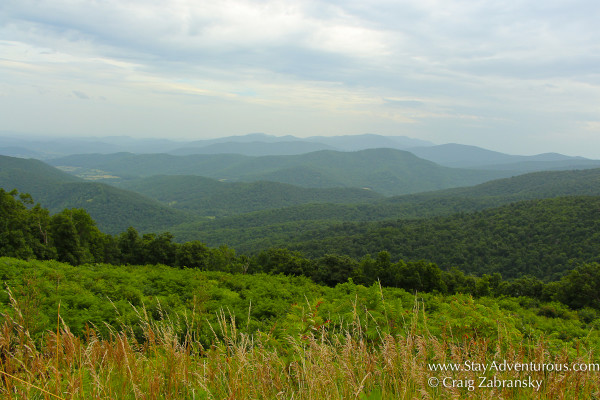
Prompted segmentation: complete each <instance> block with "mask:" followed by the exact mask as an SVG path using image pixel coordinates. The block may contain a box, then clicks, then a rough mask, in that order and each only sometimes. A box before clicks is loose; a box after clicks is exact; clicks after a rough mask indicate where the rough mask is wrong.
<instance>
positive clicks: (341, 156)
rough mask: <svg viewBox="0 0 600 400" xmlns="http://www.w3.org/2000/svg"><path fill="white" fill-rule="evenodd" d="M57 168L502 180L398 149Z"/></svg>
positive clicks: (84, 162) (331, 181) (107, 158)
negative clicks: (424, 158) (443, 164)
mask: <svg viewBox="0 0 600 400" xmlns="http://www.w3.org/2000/svg"><path fill="white" fill-rule="evenodd" d="M52 164H53V165H56V166H62V167H65V166H66V167H70V168H73V167H78V168H87V169H98V170H102V171H106V172H109V173H110V174H113V175H116V176H120V177H122V178H128V177H148V176H152V175H200V176H205V177H210V178H214V179H222V180H228V181H259V180H266V181H276V182H281V183H288V184H291V185H297V186H303V187H314V188H324V187H355V188H367V189H371V190H373V191H375V192H379V193H382V194H385V195H397V194H405V193H416V192H421V191H427V190H437V189H444V188H449V187H457V186H468V185H473V184H477V183H481V182H485V181H488V180H491V179H495V178H499V177H505V176H507V174H508V173H507V172H504V171H477V170H472V169H456V168H447V167H442V166H439V165H437V164H435V163H432V162H430V161H426V160H423V159H420V158H418V157H416V156H415V155H413V154H411V153H409V152H406V151H401V150H393V149H371V150H362V151H357V152H336V151H318V152H313V153H306V154H301V155H292V156H262V157H248V156H242V155H233V154H223V155H191V156H172V155H167V154H145V155H134V154H126V153H122V154H112V155H100V154H96V155H78V156H69V157H65V158H61V159H56V160H52Z"/></svg>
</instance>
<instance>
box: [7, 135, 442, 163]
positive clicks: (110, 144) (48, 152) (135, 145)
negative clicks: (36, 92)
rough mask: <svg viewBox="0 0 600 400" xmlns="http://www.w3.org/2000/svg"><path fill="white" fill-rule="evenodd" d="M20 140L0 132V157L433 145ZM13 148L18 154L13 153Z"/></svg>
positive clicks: (383, 139) (381, 139) (255, 138)
mask: <svg viewBox="0 0 600 400" xmlns="http://www.w3.org/2000/svg"><path fill="white" fill-rule="evenodd" d="M21 136H22V135H21ZM21 136H18V135H17V136H16V135H15V134H10V133H9V132H4V134H2V132H0V154H4V155H7V156H19V155H21V154H24V150H26V151H28V152H30V153H29V154H32V155H35V157H36V158H39V159H52V158H57V157H63V156H67V155H72V154H92V153H100V154H109V153H119V152H128V153H134V154H154V153H169V154H174V155H189V154H225V153H231V154H242V155H250V156H258V155H297V154H304V153H309V152H313V151H319V150H338V151H356V150H365V149H371V148H378V147H387V148H393V149H399V150H403V149H406V148H408V147H416V146H429V145H433V143H431V142H428V141H425V140H420V139H413V138H409V137H406V136H382V135H375V134H364V135H344V136H332V137H326V136H313V137H308V138H300V137H295V136H291V135H286V136H273V135H266V134H264V133H251V134H248V135H241V136H228V137H221V138H215V139H202V140H167V139H136V138H131V137H127V136H110V137H102V138H85V137H82V138H35V137H29V138H28V137H25V138H23V137H21ZM17 148H18V149H19V150H16V149H17Z"/></svg>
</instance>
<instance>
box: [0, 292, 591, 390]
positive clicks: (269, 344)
mask: <svg viewBox="0 0 600 400" xmlns="http://www.w3.org/2000/svg"><path fill="white" fill-rule="evenodd" d="M11 299H12V296H11ZM13 307H14V311H15V312H14V313H12V314H13V315H12V316H10V315H2V324H1V326H0V375H1V376H0V398H2V399H45V400H46V399H57V398H60V399H136V400H137V399H315V400H317V399H319V400H320V399H363V400H364V399H369V400H375V399H415V398H418V399H438V398H439V399H458V398H469V399H490V398H498V399H513V398H515V399H593V398H600V377H599V372H597V371H596V372H585V373H583V372H580V373H578V372H572V371H570V372H565V371H563V372H554V371H553V372H515V371H512V372H495V373H490V372H487V373H482V372H477V371H462V372H432V371H430V370H429V369H428V364H429V363H443V364H447V363H464V362H465V361H467V360H468V361H470V362H472V363H480V364H482V365H483V364H487V365H489V364H490V363H491V362H492V361H494V360H495V361H497V362H499V363H502V362H504V361H506V363H508V364H511V365H512V364H516V363H538V364H541V363H560V364H563V363H567V364H572V363H592V362H593V360H597V358H598V357H597V355H596V354H595V352H596V349H584V348H580V349H579V353H578V354H577V355H575V356H573V355H569V353H568V352H567V351H566V350H565V351H562V352H558V353H556V354H551V352H550V351H549V350H548V348H547V346H546V343H545V341H544V340H543V339H540V340H539V341H538V342H536V343H533V346H531V345H527V344H526V343H523V344H522V345H518V344H517V345H515V344H514V343H507V342H503V339H502V335H501V333H500V332H499V334H498V337H499V339H498V340H494V341H492V340H489V339H485V338H471V339H465V340H463V341H456V340H449V339H450V338H444V337H435V336H433V335H431V334H429V333H428V331H427V327H426V322H427V321H426V316H425V313H424V311H423V310H422V307H421V306H419V303H416V304H415V306H414V309H413V312H412V314H411V315H408V316H407V317H406V319H405V321H404V323H405V327H404V328H405V329H404V333H403V334H395V335H392V334H390V333H384V331H385V330H384V329H379V330H378V332H379V334H378V337H377V338H375V339H372V338H369V337H367V335H366V333H365V331H366V330H365V323H366V321H361V319H360V318H359V316H358V313H356V314H355V318H354V321H352V323H351V324H349V325H347V326H346V327H344V328H340V327H338V328H333V327H329V328H328V327H326V326H320V327H319V328H318V329H312V332H310V333H307V334H302V335H288V336H286V337H283V338H276V337H275V335H274V333H273V332H258V333H255V334H253V335H250V334H248V333H246V332H244V331H243V330H241V329H239V328H238V326H237V324H236V321H235V319H234V318H233V317H231V316H230V315H228V314H227V313H226V312H225V311H222V312H221V313H220V314H219V318H218V323H217V324H216V325H215V326H211V329H212V330H213V333H214V340H213V343H212V344H211V345H210V346H203V345H202V344H201V342H200V340H198V338H196V337H195V334H194V332H195V329H194V328H195V326H196V325H197V324H202V323H207V322H206V321H194V320H192V321H190V320H188V319H187V318H186V317H185V316H181V317H176V318H175V317H174V318H173V319H171V318H169V316H165V317H164V318H163V320H161V321H158V322H157V321H153V320H151V319H150V318H148V317H147V315H146V313H145V310H144V309H143V308H141V309H140V310H138V311H139V315H140V323H139V326H138V327H135V329H134V327H132V326H121V327H119V328H112V327H111V328H110V329H109V334H108V335H105V337H102V336H101V335H100V334H99V330H98V329H96V328H95V327H92V326H90V327H88V329H87V330H86V332H85V335H84V337H78V336H76V335H74V334H73V333H72V332H71V331H70V329H69V327H68V326H66V325H65V324H64V322H62V321H61V322H60V325H59V327H58V330H57V331H56V332H55V331H48V332H46V333H45V335H44V336H43V337H42V338H41V340H39V341H34V340H32V338H31V337H30V335H29V332H28V330H27V329H26V328H25V324H24V319H23V316H22V314H21V312H20V311H19V309H18V306H17V302H16V301H13ZM140 329H141V334H140ZM498 329H499V331H501V330H502V327H501V326H499V328H498ZM480 376H487V377H490V378H491V377H492V376H496V378H497V379H500V380H506V379H511V380H514V379H528V378H529V377H531V378H532V379H536V380H537V379H539V380H542V381H543V384H542V386H541V388H540V390H539V391H536V390H535V389H532V388H519V389H515V388H506V387H499V388H474V390H468V389H467V388H464V387H443V385H440V386H438V387H432V386H430V383H431V381H430V379H431V378H437V379H439V380H440V381H442V380H443V379H444V378H448V379H450V380H455V381H456V382H459V381H460V382H468V381H469V380H473V381H474V382H475V385H477V384H478V382H479V377H480ZM448 379H447V380H446V381H448V382H450V381H449V380H448ZM455 386H456V385H455Z"/></svg>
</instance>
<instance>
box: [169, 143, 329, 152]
mask: <svg viewBox="0 0 600 400" xmlns="http://www.w3.org/2000/svg"><path fill="white" fill-rule="evenodd" d="M329 149H332V147H331V146H327V145H325V144H322V143H315V142H307V141H300V140H294V141H291V140H290V141H284V142H222V143H214V144H209V145H207V146H204V147H182V148H179V149H175V150H172V151H169V152H168V153H169V154H173V155H178V156H182V155H190V154H227V153H231V154H244V155H247V156H270V155H296V154H304V153H310V152H313V151H318V150H329Z"/></svg>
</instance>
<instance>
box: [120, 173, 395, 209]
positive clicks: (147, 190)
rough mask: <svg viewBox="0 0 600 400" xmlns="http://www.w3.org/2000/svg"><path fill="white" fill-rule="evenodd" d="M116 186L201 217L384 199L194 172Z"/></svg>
mask: <svg viewBox="0 0 600 400" xmlns="http://www.w3.org/2000/svg"><path fill="white" fill-rule="evenodd" d="M117 185H118V186H119V187H121V188H125V189H127V190H131V191H134V192H136V193H140V194H142V195H144V196H147V197H149V198H153V199H156V200H159V201H161V202H163V203H165V204H169V206H170V207H172V208H175V209H181V210H187V211H192V212H195V213H197V214H199V215H204V216H225V215H235V214H239V213H247V212H251V211H257V210H265V209H275V208H283V207H288V206H292V205H299V204H305V203H362V202H370V201H374V200H377V199H381V198H383V196H382V195H380V194H378V193H376V192H373V191H371V190H364V189H355V188H324V189H316V188H302V187H298V186H293V185H288V184H284V183H278V182H267V181H258V182H248V183H246V182H231V183H230V182H219V181H217V180H215V179H210V178H205V177H201V176H193V175H159V176H154V177H149V178H141V179H136V180H127V181H123V182H121V183H119V184H117Z"/></svg>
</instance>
